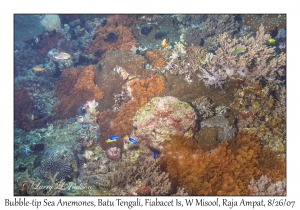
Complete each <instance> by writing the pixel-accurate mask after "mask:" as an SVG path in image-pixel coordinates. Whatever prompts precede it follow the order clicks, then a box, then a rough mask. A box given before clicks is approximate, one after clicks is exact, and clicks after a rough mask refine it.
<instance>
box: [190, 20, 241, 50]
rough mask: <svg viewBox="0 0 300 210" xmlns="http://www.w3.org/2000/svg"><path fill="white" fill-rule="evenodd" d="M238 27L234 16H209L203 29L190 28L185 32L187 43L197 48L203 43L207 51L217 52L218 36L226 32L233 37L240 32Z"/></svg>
mask: <svg viewBox="0 0 300 210" xmlns="http://www.w3.org/2000/svg"><path fill="white" fill-rule="evenodd" d="M238 26H239V24H238V22H237V21H235V20H234V15H207V19H206V20H205V21H204V22H203V23H201V29H200V28H189V29H188V30H187V31H186V32H185V41H186V42H187V43H188V44H189V45H192V44H193V45H195V46H199V45H200V44H201V42H202V41H203V42H204V47H205V48H206V49H208V50H216V49H217V45H216V41H217V36H218V35H219V34H221V33H224V32H226V33H227V34H229V36H232V35H233V33H234V32H236V31H237V30H238Z"/></svg>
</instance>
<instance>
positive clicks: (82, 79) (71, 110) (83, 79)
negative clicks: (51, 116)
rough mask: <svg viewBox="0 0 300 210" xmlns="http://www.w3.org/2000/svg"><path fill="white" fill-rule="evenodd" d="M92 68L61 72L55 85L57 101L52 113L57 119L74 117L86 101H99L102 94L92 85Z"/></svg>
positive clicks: (81, 67)
mask: <svg viewBox="0 0 300 210" xmlns="http://www.w3.org/2000/svg"><path fill="white" fill-rule="evenodd" d="M93 68H94V66H87V67H83V66H80V67H78V68H70V69H66V70H64V71H63V73H62V75H61V76H60V78H59V79H58V81H57V82H56V84H55V92H56V95H57V98H58V99H59V101H58V103H57V105H56V107H55V108H54V112H55V114H56V115H57V117H58V118H59V119H66V118H69V117H74V116H75V113H76V110H77V109H78V108H79V107H80V106H82V105H84V104H85V103H86V101H92V100H96V101H99V100H100V99H101V98H102V97H103V95H104V94H103V92H102V91H101V90H100V89H99V88H98V87H97V86H96V85H95V83H94V77H95V75H94V72H93Z"/></svg>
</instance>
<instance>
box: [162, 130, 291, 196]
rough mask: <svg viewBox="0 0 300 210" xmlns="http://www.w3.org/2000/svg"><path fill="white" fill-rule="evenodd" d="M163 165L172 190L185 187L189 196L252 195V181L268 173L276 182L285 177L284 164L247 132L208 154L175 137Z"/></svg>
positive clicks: (166, 147) (163, 158) (239, 134)
mask: <svg viewBox="0 0 300 210" xmlns="http://www.w3.org/2000/svg"><path fill="white" fill-rule="evenodd" d="M160 164H161V166H162V168H166V170H167V172H168V173H169V175H170V180H171V182H172V185H173V187H177V186H179V187H183V188H185V189H186V190H187V192H188V194H189V195H250V191H249V188H248V184H249V182H250V181H251V180H252V179H253V178H254V179H258V178H259V177H260V176H261V175H263V174H265V175H267V176H268V177H269V178H270V179H271V180H273V181H277V180H282V179H283V178H284V177H285V174H286V166H285V162H284V161H283V160H281V159H279V158H278V157H277V156H276V155H274V154H273V153H272V152H270V151H268V150H264V149H263V148H262V146H261V145H260V142H259V139H258V138H257V137H255V136H253V135H251V134H248V133H247V132H246V131H242V132H240V133H238V135H237V136H236V137H235V138H234V139H232V140H231V141H224V142H222V143H221V144H220V145H219V146H218V148H217V149H215V150H213V151H208V152H203V151H202V150H201V149H200V148H199V147H198V145H197V143H196V142H195V141H194V140H192V139H189V138H186V137H183V136H179V135H176V136H174V137H173V138H172V140H171V141H167V142H165V143H164V151H163V156H162V157H161V161H160Z"/></svg>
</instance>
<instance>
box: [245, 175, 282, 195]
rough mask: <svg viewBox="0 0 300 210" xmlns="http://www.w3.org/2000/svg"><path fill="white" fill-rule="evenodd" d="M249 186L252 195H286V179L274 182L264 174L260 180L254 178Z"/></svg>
mask: <svg viewBox="0 0 300 210" xmlns="http://www.w3.org/2000/svg"><path fill="white" fill-rule="evenodd" d="M248 188H249V189H250V190H251V192H252V195H268V196H270V195H286V189H285V188H286V181H285V180H283V181H278V182H272V181H271V180H270V179H268V177H267V176H264V175H262V176H261V177H260V178H259V180H257V181H256V180H254V179H252V180H251V182H250V185H248Z"/></svg>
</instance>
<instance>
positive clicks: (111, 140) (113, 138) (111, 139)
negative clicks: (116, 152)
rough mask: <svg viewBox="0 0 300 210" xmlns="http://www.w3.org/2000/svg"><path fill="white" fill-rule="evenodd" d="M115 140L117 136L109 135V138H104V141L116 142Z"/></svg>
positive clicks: (117, 138)
mask: <svg viewBox="0 0 300 210" xmlns="http://www.w3.org/2000/svg"><path fill="white" fill-rule="evenodd" d="M117 140H119V137H118V136H111V137H109V139H107V140H106V142H107V143H111V142H116V141H117Z"/></svg>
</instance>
